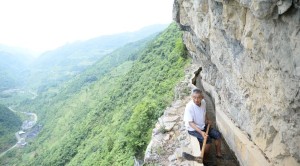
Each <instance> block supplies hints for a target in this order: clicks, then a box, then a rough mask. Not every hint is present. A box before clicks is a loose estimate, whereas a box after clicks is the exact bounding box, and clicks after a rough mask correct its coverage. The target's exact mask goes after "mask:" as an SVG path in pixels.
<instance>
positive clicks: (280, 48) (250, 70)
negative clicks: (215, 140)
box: [173, 0, 300, 165]
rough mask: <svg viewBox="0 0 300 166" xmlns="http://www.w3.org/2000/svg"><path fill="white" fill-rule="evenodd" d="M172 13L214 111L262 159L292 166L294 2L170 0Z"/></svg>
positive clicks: (296, 71)
mask: <svg viewBox="0 0 300 166" xmlns="http://www.w3.org/2000/svg"><path fill="white" fill-rule="evenodd" d="M173 16H174V20H175V21H176V22H177V23H178V24H179V25H180V27H181V28H182V30H184V31H185V33H184V42H185V44H186V47H187V48H188V50H189V53H190V55H191V56H192V58H193V63H194V64H196V65H198V66H199V67H202V71H201V73H200V74H199V75H198V77H197V78H195V80H196V81H198V82H199V81H203V82H205V84H206V85H207V86H206V87H212V88H213V90H214V92H215V94H214V95H213V94H212V98H213V100H214V101H215V103H214V104H215V107H216V109H215V110H216V112H220V113H222V114H224V115H225V116H226V118H228V119H230V121H231V122H232V123H233V124H234V125H235V126H236V127H237V128H236V129H235V130H239V132H241V133H244V134H245V135H246V136H247V137H246V139H247V141H250V142H252V143H253V144H254V146H257V148H258V149H259V151H261V152H262V154H263V155H264V156H265V159H266V161H268V163H269V164H270V165H300V151H299V149H300V125H299V124H300V1H299V0H281V1H278V0H175V1H174V10H173ZM204 88H205V87H204ZM206 90H207V89H206ZM207 91H209V90H207ZM216 116H217V117H216V118H217V121H218V113H216ZM217 124H222V123H218V122H217ZM220 129H221V130H222V128H220ZM225 136H226V135H225ZM225 136H224V137H225ZM225 139H226V138H225ZM227 139H228V138H227ZM229 146H232V147H234V146H236V145H234V142H232V143H230V142H229ZM236 153H240V152H236ZM237 156H238V159H239V160H244V159H245V158H247V156H240V157H239V155H237ZM240 163H241V164H242V165H247V163H246V164H245V162H243V161H240ZM243 163H244V164H243ZM249 165H251V164H250V163H249Z"/></svg>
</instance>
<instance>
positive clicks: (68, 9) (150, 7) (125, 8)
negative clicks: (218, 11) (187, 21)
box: [0, 0, 173, 51]
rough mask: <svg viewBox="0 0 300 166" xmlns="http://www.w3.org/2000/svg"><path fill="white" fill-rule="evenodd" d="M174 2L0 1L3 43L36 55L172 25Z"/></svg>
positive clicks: (123, 0) (114, 0)
mask: <svg viewBox="0 0 300 166" xmlns="http://www.w3.org/2000/svg"><path fill="white" fill-rule="evenodd" d="M172 4H173V0H0V25H1V26H0V43H2V44H6V45H12V46H21V47H25V48H29V49H32V50H35V51H42V50H47V49H52V48H55V47H57V46H60V45H63V44H65V43H66V42H71V41H75V40H82V39H88V38H92V37H96V36H100V35H104V34H114V33H119V32H126V31H133V30H137V29H139V28H142V27H144V26H147V25H151V24H157V23H170V22H171V21H172V20H171V19H172Z"/></svg>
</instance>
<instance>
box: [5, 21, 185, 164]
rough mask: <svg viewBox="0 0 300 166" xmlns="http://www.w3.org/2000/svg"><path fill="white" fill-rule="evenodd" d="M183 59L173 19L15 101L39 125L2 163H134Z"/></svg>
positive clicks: (169, 98)
mask: <svg viewBox="0 0 300 166" xmlns="http://www.w3.org/2000/svg"><path fill="white" fill-rule="evenodd" d="M188 63H189V59H188V58H187V50H186V48H185V46H184V44H183V41H182V32H180V30H179V28H178V27H177V26H176V24H175V23H173V24H171V25H170V26H169V27H168V28H167V29H166V30H165V31H163V32H161V33H160V34H159V35H156V36H151V37H148V38H146V39H143V40H140V41H137V42H133V43H129V44H127V45H125V46H124V47H121V48H119V49H117V50H115V51H113V52H111V53H109V54H107V55H105V56H103V58H101V59H100V60H99V61H97V62H96V63H94V64H93V65H91V66H90V67H88V68H87V69H86V70H84V71H83V72H82V73H80V74H78V75H76V76H74V77H73V78H71V79H70V80H68V81H66V82H64V83H62V84H58V85H57V86H52V87H51V86H49V87H48V88H46V89H44V90H43V91H41V92H40V93H39V97H37V98H35V99H26V100H24V101H23V102H22V103H20V104H19V106H18V109H19V110H20V109H26V110H28V111H30V112H35V113H37V114H38V116H39V121H38V123H40V124H42V125H43V129H42V131H41V132H40V133H39V135H38V137H37V138H36V139H34V140H32V141H31V142H30V143H29V146H26V147H25V148H24V149H18V150H13V151H11V152H10V153H8V154H7V155H6V156H4V157H3V158H2V159H1V160H0V165H13V164H17V165H51V166H55V165H57V166H59V165H97V166H99V165H103V166H107V165H133V159H134V157H136V158H141V157H143V153H144V151H145V148H146V146H147V144H148V141H149V139H150V136H151V132H152V128H153V126H154V124H155V123H156V121H157V118H158V117H159V116H161V114H162V112H163V110H164V109H165V108H166V107H167V106H168V105H170V103H171V102H172V100H173V98H174V87H175V86H176V84H177V83H178V82H179V81H180V80H181V79H183V76H184V67H185V66H186V65H187V64H188Z"/></svg>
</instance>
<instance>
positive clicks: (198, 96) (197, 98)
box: [192, 88, 204, 106]
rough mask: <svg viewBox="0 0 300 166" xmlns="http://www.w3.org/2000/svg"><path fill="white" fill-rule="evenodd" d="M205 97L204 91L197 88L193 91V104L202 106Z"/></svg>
mask: <svg viewBox="0 0 300 166" xmlns="http://www.w3.org/2000/svg"><path fill="white" fill-rule="evenodd" d="M203 98H204V97H203V95H202V91H201V90H200V89H198V88H195V89H193V90H192V99H193V102H194V103H195V104H196V105H198V106H200V105H201V100H202V99H203Z"/></svg>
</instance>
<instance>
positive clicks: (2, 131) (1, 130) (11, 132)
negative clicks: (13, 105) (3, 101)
mask: <svg viewBox="0 0 300 166" xmlns="http://www.w3.org/2000/svg"><path fill="white" fill-rule="evenodd" d="M0 114H1V116H0V152H2V151H5V150H6V149H8V148H9V147H10V146H12V145H14V144H15V143H16V142H17V139H16V137H15V132H17V131H18V130H19V129H20V127H21V125H22V122H21V119H20V117H18V116H17V115H16V114H15V113H14V112H12V111H11V110H9V109H8V108H7V107H5V106H3V105H0Z"/></svg>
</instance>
